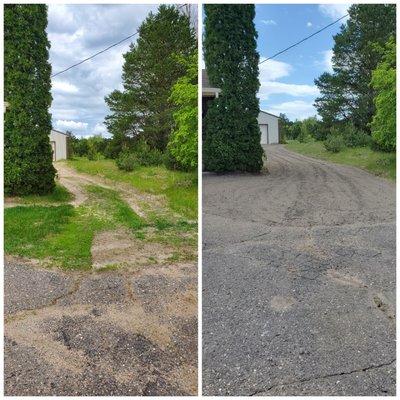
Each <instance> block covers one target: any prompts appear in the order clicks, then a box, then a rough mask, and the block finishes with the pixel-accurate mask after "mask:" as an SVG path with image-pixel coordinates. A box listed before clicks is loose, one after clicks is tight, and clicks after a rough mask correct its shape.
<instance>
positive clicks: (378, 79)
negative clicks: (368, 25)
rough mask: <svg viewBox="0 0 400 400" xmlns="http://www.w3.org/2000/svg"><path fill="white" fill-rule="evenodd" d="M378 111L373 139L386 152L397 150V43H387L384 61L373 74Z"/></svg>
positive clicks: (391, 40) (372, 81) (373, 120)
mask: <svg viewBox="0 0 400 400" xmlns="http://www.w3.org/2000/svg"><path fill="white" fill-rule="evenodd" d="M371 86H372V88H373V89H374V90H375V91H376V96H375V98H374V103H375V107H376V111H375V114H374V117H373V119H372V122H371V130H372V137H373V139H374V140H375V142H376V143H377V144H378V145H379V146H380V147H381V148H382V149H383V150H386V151H394V150H395V149H396V42H395V40H394V37H391V38H390V40H389V41H388V42H387V43H386V46H385V50H384V54H383V59H382V61H381V62H380V63H379V64H378V66H377V68H376V69H375V70H374V71H373V73H372V80H371Z"/></svg>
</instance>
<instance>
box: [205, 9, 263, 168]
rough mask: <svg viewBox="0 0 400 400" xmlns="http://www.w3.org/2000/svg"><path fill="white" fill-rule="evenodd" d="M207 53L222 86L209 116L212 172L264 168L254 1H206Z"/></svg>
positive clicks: (213, 76)
mask: <svg viewBox="0 0 400 400" xmlns="http://www.w3.org/2000/svg"><path fill="white" fill-rule="evenodd" d="M204 9H205V36H204V57H205V64H206V68H207V73H208V76H209V79H210V82H211V83H212V85H213V86H214V87H219V88H221V94H220V96H219V97H218V98H217V99H215V100H214V101H212V102H211V105H210V107H209V109H208V111H207V115H206V116H205V120H204V131H203V132H204V133H203V135H204V138H203V140H204V146H203V149H204V150H203V161H204V166H205V168H206V170H209V171H217V172H218V171H220V172H222V171H250V172H256V171H260V169H261V168H262V165H263V161H262V155H263V150H262V147H261V144H260V137H261V133H260V129H259V126H258V122H257V117H258V114H259V101H258V98H257V96H256V95H257V92H258V89H259V86H260V84H259V80H258V63H259V55H258V53H257V50H256V47H257V42H256V39H257V32H256V30H255V26H254V22H253V19H254V16H255V7H254V5H252V4H235V5H232V4H223V5H218V4H206V5H205V6H204Z"/></svg>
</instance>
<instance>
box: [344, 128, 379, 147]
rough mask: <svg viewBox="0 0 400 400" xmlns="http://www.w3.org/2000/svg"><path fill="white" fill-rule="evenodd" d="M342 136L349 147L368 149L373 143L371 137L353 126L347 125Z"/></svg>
mask: <svg viewBox="0 0 400 400" xmlns="http://www.w3.org/2000/svg"><path fill="white" fill-rule="evenodd" d="M342 135H343V138H344V141H345V144H346V146H347V147H366V146H370V145H371V142H372V139H371V136H369V135H368V134H366V133H365V132H363V131H361V130H359V129H357V128H356V127H355V126H354V125H353V124H346V125H345V126H344V127H343V133H342Z"/></svg>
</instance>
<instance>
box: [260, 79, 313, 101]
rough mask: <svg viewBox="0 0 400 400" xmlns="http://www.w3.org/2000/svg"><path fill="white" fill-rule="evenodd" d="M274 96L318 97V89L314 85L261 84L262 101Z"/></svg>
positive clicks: (267, 82)
mask: <svg viewBox="0 0 400 400" xmlns="http://www.w3.org/2000/svg"><path fill="white" fill-rule="evenodd" d="M272 94H285V95H288V96H293V97H305V96H317V95H318V94H319V91H318V88H317V87H316V86H313V85H298V84H294V83H283V82H274V81H264V82H261V87H260V90H259V92H258V96H259V98H260V99H261V100H267V99H268V98H269V96H270V95H272Z"/></svg>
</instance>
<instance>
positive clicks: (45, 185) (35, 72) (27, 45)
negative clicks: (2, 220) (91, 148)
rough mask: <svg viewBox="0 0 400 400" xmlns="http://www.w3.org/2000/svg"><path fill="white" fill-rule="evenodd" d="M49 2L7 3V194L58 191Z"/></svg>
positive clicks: (5, 35) (5, 29)
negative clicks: (52, 134) (52, 143)
mask: <svg viewBox="0 0 400 400" xmlns="http://www.w3.org/2000/svg"><path fill="white" fill-rule="evenodd" d="M46 27H47V6H46V5H44V4H6V5H5V6H4V92H5V94H4V96H5V101H6V102H7V103H8V107H7V111H6V113H5V115H4V191H5V193H6V194H7V195H25V194H45V193H49V192H50V191H52V190H53V188H54V186H55V183H54V177H55V172H56V171H55V169H54V167H53V164H52V160H53V156H52V150H51V146H50V141H49V135H50V131H51V116H50V114H49V107H50V105H51V101H52V97H51V93H50V89H51V81H50V74H51V67H50V64H49V62H48V58H49V47H50V43H49V41H48V39H47V33H46Z"/></svg>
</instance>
